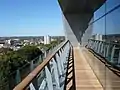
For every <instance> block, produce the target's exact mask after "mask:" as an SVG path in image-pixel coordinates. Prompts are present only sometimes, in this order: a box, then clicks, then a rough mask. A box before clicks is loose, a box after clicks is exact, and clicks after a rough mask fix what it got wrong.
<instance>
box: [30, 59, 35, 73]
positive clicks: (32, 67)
mask: <svg viewBox="0 0 120 90" xmlns="http://www.w3.org/2000/svg"><path fill="white" fill-rule="evenodd" d="M33 69H34V65H33V60H32V61H31V62H30V70H31V71H32V70H33Z"/></svg>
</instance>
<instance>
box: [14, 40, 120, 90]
mask: <svg viewBox="0 0 120 90" xmlns="http://www.w3.org/2000/svg"><path fill="white" fill-rule="evenodd" d="M98 42H99V44H100V43H104V42H103V41H96V40H89V43H88V45H87V46H86V48H85V47H82V46H78V47H73V46H72V44H71V43H70V42H69V41H66V42H64V43H62V44H60V45H59V47H57V49H55V51H54V52H52V53H51V54H49V55H48V56H47V57H46V59H45V60H43V62H42V63H41V64H40V65H38V66H37V67H36V68H35V69H34V70H33V71H32V72H31V73H30V74H29V75H28V76H27V77H25V79H24V80H23V81H22V82H20V83H19V84H18V85H17V86H15V88H14V89H13V90H104V89H106V90H119V89H120V86H119V83H120V78H119V75H120V74H119V70H118V69H117V68H115V67H111V63H107V60H106V59H105V58H104V53H103V51H104V50H105V49H102V47H103V46H104V47H105V45H106V44H104V45H103V46H102V45H101V46H100V45H99V44H98ZM93 44H94V45H93ZM95 44H98V45H97V47H94V46H95ZM113 46H114V45H113ZM102 50H103V51H102ZM97 51H100V52H102V53H103V54H102V53H101V54H98V53H97ZM112 53H113V52H112ZM116 66H117V65H116Z"/></svg>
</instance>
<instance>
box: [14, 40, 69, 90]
mask: <svg viewBox="0 0 120 90" xmlns="http://www.w3.org/2000/svg"><path fill="white" fill-rule="evenodd" d="M68 42H69V40H67V41H65V42H64V43H63V44H62V45H61V46H60V47H59V48H58V49H56V50H55V51H54V52H53V53H52V54H51V55H48V57H47V58H46V59H45V60H43V62H42V63H41V64H40V65H39V66H37V67H36V68H35V69H34V70H33V71H32V72H31V73H30V74H29V75H28V76H27V77H26V78H25V79H24V80H23V81H21V82H20V83H19V84H18V85H17V86H16V87H15V88H14V89H13V90H25V88H27V87H28V85H29V84H30V83H31V82H32V80H33V79H35V78H36V76H37V75H38V74H39V73H40V72H41V71H42V70H43V69H44V67H45V66H46V65H47V64H48V63H49V61H50V60H52V58H53V57H54V55H55V54H56V53H58V51H59V50H60V49H61V48H63V47H64V46H65V45H66V44H67V43H68Z"/></svg>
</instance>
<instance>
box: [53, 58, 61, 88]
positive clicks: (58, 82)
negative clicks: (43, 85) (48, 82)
mask: <svg viewBox="0 0 120 90" xmlns="http://www.w3.org/2000/svg"><path fill="white" fill-rule="evenodd" d="M52 63H53V69H54V72H53V74H54V77H53V78H54V80H55V83H56V89H60V81H59V74H58V67H57V64H56V62H55V59H54V58H53V62H52Z"/></svg>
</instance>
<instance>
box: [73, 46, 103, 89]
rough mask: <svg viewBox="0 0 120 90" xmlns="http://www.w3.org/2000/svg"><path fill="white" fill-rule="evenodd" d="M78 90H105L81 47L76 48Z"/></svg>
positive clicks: (75, 60) (75, 62)
mask: <svg viewBox="0 0 120 90" xmlns="http://www.w3.org/2000/svg"><path fill="white" fill-rule="evenodd" d="M73 49H74V64H75V65H74V66H75V82H76V90H103V87H102V85H101V84H100V83H99V81H98V79H97V77H96V76H95V74H94V73H93V70H92V69H91V67H90V66H89V64H88V62H87V60H86V59H85V58H84V56H83V54H82V51H81V50H80V48H79V47H74V48H73Z"/></svg>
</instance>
